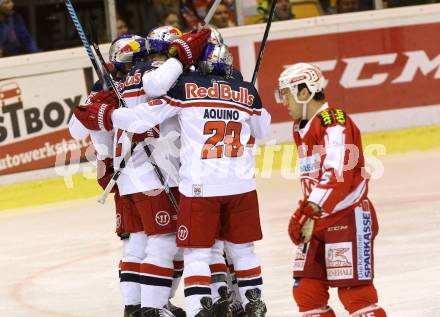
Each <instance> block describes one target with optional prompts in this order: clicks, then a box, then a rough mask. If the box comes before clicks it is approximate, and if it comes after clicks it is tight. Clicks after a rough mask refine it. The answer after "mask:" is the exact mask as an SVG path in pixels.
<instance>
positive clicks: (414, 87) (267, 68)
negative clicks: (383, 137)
mask: <svg viewBox="0 0 440 317" xmlns="http://www.w3.org/2000/svg"><path fill="white" fill-rule="evenodd" d="M438 21H440V5H425V6H418V7H407V8H399V9H389V10H381V11H371V12H360V13H353V14H345V15H339V16H323V17H317V18H311V19H303V20H297V21H287V22H277V23H274V24H273V25H272V30H271V35H270V40H269V42H268V45H267V47H266V51H265V55H264V59H263V63H262V65H261V70H260V75H259V78H260V80H259V82H258V88H259V91H260V93H261V96H262V98H263V103H264V104H265V106H266V107H267V109H268V110H269V111H270V112H271V114H272V118H273V125H272V133H271V135H270V136H269V137H268V138H267V139H266V140H265V141H264V142H263V144H280V143H288V142H290V141H291V124H290V123H289V117H288V115H287V113H286V111H285V109H284V108H283V107H282V106H281V105H280V104H277V103H276V100H275V90H276V80H277V78H278V75H279V74H280V73H281V72H282V70H283V69H284V68H285V67H287V66H288V65H291V64H294V63H296V62H299V61H305V62H310V63H315V64H317V65H318V66H320V67H321V69H322V70H323V72H324V75H325V76H326V78H327V79H328V83H327V88H328V89H327V92H328V93H327V97H328V99H329V100H330V101H331V103H332V104H333V105H334V106H336V107H341V108H344V109H346V110H347V111H348V112H349V113H350V114H352V115H353V118H354V120H355V121H356V122H357V123H358V125H359V126H360V128H361V130H362V131H363V132H378V131H388V130H396V129H404V128H411V127H422V126H432V125H439V124H440V106H439V105H440V90H439V89H437V87H439V84H440V43H439V42H438V41H436V40H435V39H436V38H437V34H439V33H440V23H438ZM264 26H265V25H264V24H261V25H253V26H246V27H237V28H233V29H225V30H222V33H223V34H224V38H225V41H226V43H228V44H229V45H230V46H231V49H232V52H233V54H234V56H235V63H236V65H237V66H238V67H240V69H241V70H242V72H243V75H244V77H245V78H248V79H250V77H251V75H252V72H253V69H254V66H255V60H256V55H257V52H258V49H259V46H260V41H261V37H262V33H263V30H264ZM107 49H108V44H107V45H103V47H102V50H103V51H107ZM93 81H94V77H93V72H92V70H91V67H90V61H89V60H88V58H87V55H86V53H85V51H84V49H83V48H75V49H67V50H60V51H55V52H49V53H40V54H34V55H26V56H19V57H13V58H3V59H0V108H1V110H0V175H8V174H9V175H10V174H13V173H18V172H24V171H32V170H38V169H44V168H48V167H53V166H54V165H58V166H64V165H65V164H70V163H71V162H73V163H77V162H78V161H79V160H80V158H81V159H83V160H84V159H87V160H89V161H93V160H94V156H93V147H92V146H91V145H90V142H89V141H88V140H85V141H83V142H75V141H73V140H72V139H71V138H70V137H69V133H68V131H67V130H66V127H67V122H68V120H69V118H70V116H71V109H72V107H74V106H75V105H77V104H79V103H81V102H82V101H83V100H84V98H85V96H86V95H87V91H88V90H89V89H90V86H91V84H92V83H93ZM408 146H411V145H408ZM86 157H87V158H86Z"/></svg>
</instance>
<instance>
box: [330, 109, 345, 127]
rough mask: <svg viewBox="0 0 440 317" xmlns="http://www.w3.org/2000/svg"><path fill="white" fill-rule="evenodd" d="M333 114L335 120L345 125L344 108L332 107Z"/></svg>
mask: <svg viewBox="0 0 440 317" xmlns="http://www.w3.org/2000/svg"><path fill="white" fill-rule="evenodd" d="M333 114H334V116H335V120H336V122H337V123H339V124H340V125H345V124H346V123H347V115H346V114H345V111H344V110H341V109H334V110H333Z"/></svg>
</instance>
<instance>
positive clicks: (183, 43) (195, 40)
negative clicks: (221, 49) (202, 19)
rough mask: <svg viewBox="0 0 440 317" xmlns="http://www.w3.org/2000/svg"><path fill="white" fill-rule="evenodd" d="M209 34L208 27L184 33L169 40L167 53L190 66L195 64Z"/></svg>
mask: <svg viewBox="0 0 440 317" xmlns="http://www.w3.org/2000/svg"><path fill="white" fill-rule="evenodd" d="M210 35H211V30H210V29H204V30H201V31H200V32H197V31H192V32H189V33H186V34H184V35H182V36H181V37H180V38H178V39H176V40H174V41H173V42H171V45H170V48H169V49H168V54H169V55H170V57H177V58H178V59H179V60H180V62H181V63H182V64H183V65H185V66H191V65H193V64H195V63H196V62H197V60H198V59H199V57H200V55H202V51H203V49H204V47H205V44H206V42H207V41H208V38H209V36H210Z"/></svg>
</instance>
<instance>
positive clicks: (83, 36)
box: [65, 0, 109, 90]
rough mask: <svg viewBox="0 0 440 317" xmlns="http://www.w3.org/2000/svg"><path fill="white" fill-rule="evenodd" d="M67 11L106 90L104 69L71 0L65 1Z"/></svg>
mask: <svg viewBox="0 0 440 317" xmlns="http://www.w3.org/2000/svg"><path fill="white" fill-rule="evenodd" d="M65 4H66V8H67V11H68V12H69V15H70V18H71V19H72V22H73V25H74V26H75V29H76V31H77V32H78V35H79V38H80V39H81V42H82V44H83V46H84V48H85V49H86V51H87V55H89V58H90V61H91V62H92V65H93V68H94V69H95V72H96V75H98V78H99V81H100V82H101V83H102V85H103V87H104V89H105V90H107V89H108V87H109V86H108V84H109V83H107V82H106V81H105V80H104V77H103V75H102V71H101V69H100V68H99V66H98V63H97V62H96V57H95V55H94V54H93V51H92V48H91V47H90V43H89V40H88V39H87V36H86V33H85V32H84V30H83V28H82V25H81V22H79V18H78V15H77V14H76V11H75V8H74V7H73V5H72V2H71V1H70V0H66V2H65Z"/></svg>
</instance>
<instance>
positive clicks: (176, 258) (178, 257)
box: [174, 248, 184, 261]
mask: <svg viewBox="0 0 440 317" xmlns="http://www.w3.org/2000/svg"><path fill="white" fill-rule="evenodd" d="M183 250H184V249H183V248H177V253H176V255H175V256H174V261H183Z"/></svg>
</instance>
